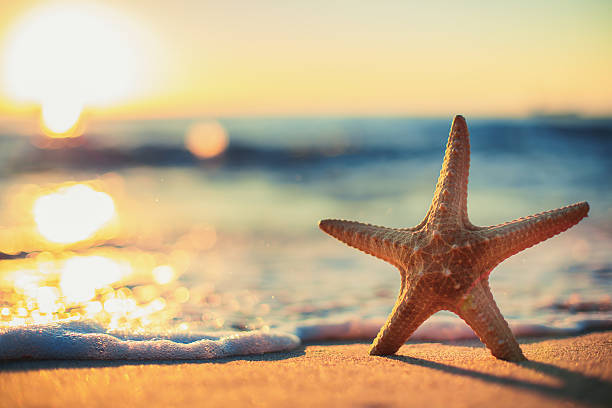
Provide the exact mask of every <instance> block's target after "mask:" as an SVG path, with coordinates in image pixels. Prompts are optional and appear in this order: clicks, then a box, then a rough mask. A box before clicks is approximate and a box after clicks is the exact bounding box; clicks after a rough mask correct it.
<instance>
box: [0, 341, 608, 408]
mask: <svg viewBox="0 0 612 408" xmlns="http://www.w3.org/2000/svg"><path fill="white" fill-rule="evenodd" d="M519 342H520V344H521V348H522V349H523V351H524V353H525V356H526V357H527V358H528V359H529V361H527V362H521V363H510V362H506V361H501V360H497V359H495V358H494V357H492V356H491V355H490V353H489V351H488V350H487V349H486V348H484V346H483V345H482V344H481V343H480V342H479V341H475V340H471V341H470V340H465V341H456V342H436V343H432V342H423V341H409V342H408V343H406V344H405V345H404V346H402V348H401V349H400V350H399V352H398V353H397V354H396V355H394V356H387V357H373V356H370V355H369V354H368V348H369V342H324V343H314V344H307V345H304V346H301V347H300V348H298V349H296V350H294V351H290V352H277V353H268V354H261V355H253V356H246V357H229V358H222V359H216V360H199V361H194V360H189V361H152V362H150V361H149V362H142V361H99V360H96V361H93V360H85V361H72V360H64V361H14V362H4V363H0V394H1V395H2V396H3V398H2V399H1V401H0V406H6V407H9V406H10V407H21V406H23V407H28V406H52V407H60V406H61V407H66V406H93V407H96V406H100V407H102V406H135V407H145V406H146V407H147V408H149V407H156V406H160V407H161V406H186V405H188V406H192V405H193V406H201V405H205V406H220V405H223V406H304V407H306V406H361V407H387V406H429V407H448V406H451V407H452V406H470V407H473V406H496V407H512V408H516V407H517V406H521V407H525V406H526V407H530V406H534V407H536V406H537V407H545V406H551V407H552V406H559V405H563V406H584V407H599V406H602V407H603V406H609V405H610V403H611V402H612V331H608V332H600V333H591V334H586V335H581V336H575V337H557V338H552V339H541V338H536V339H529V338H527V339H520V340H519Z"/></svg>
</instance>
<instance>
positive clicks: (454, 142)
mask: <svg viewBox="0 0 612 408" xmlns="http://www.w3.org/2000/svg"><path fill="white" fill-rule="evenodd" d="M469 171H470V133H469V131H468V128H467V124H466V122H465V119H464V118H463V116H461V115H457V116H455V118H454V119H453V123H452V125H451V131H450V134H449V136H448V143H447V144H446V153H445V155H444V163H443V164H442V170H440V177H439V178H438V183H437V184H436V191H435V193H434V197H433V200H432V202H431V207H430V210H429V212H430V215H429V222H430V223H432V224H436V225H438V226H444V225H457V224H459V223H462V222H467V223H468V225H471V224H470V223H469V221H468V218H467V184H468V175H469Z"/></svg>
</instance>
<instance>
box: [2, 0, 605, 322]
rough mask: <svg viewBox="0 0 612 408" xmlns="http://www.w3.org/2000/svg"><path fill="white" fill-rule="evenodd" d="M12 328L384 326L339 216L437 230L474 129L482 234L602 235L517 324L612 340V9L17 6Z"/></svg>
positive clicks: (115, 0)
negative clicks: (336, 232)
mask: <svg viewBox="0 0 612 408" xmlns="http://www.w3.org/2000/svg"><path fill="white" fill-rule="evenodd" d="M0 7H1V11H2V12H1V13H0V58H1V59H0V73H1V75H2V76H1V78H0V80H1V82H0V85H1V86H0V175H1V178H0V258H2V261H0V325H2V326H8V325H23V324H30V323H46V322H55V321H59V320H65V319H91V320H94V321H96V322H99V323H101V324H103V325H104V326H105V327H108V328H110V329H126V330H131V331H135V332H140V331H155V330H157V331H161V330H165V331H167V330H178V331H187V330H189V331H193V330H250V329H267V328H276V327H284V326H287V325H296V324H301V323H303V322H306V321H312V320H313V319H321V320H322V321H324V320H325V319H328V320H333V319H336V320H338V319H340V320H341V319H357V318H362V317H376V318H378V317H384V316H385V315H386V314H387V313H388V312H389V310H390V309H391V306H392V305H393V302H394V298H395V296H396V293H397V290H398V287H399V285H398V283H399V274H398V273H397V271H395V270H394V268H393V267H391V266H390V265H386V264H384V263H382V262H380V261H377V260H375V259H373V258H369V257H368V256H366V255H364V254H360V253H358V252H356V251H354V250H352V249H350V248H348V247H345V246H343V245H342V244H340V243H338V242H336V241H334V240H332V239H331V238H329V237H327V236H325V235H324V234H323V233H321V232H320V231H319V230H318V228H317V222H318V220H319V219H321V218H344V219H355V220H360V221H363V222H369V223H375V224H379V225H386V226H390V227H406V226H413V225H416V224H417V223H418V222H420V221H421V219H422V218H423V217H424V215H425V213H426V211H427V208H428V206H429V203H430V201H431V197H432V193H433V190H434V187H435V182H436V180H437V176H438V172H439V170H440V167H441V164H442V158H443V154H444V146H445V143H446V138H447V135H448V131H449V126H450V123H451V120H452V117H453V116H454V115H455V114H463V115H465V117H466V119H467V121H468V126H469V127H470V132H471V143H472V166H471V176H470V186H469V199H468V203H469V213H470V218H471V220H472V222H473V223H475V224H477V225H490V224H498V223H502V222H505V221H508V220H510V219H514V218H518V217H521V216H525V215H529V214H532V213H536V212H541V211H545V210H549V209H553V208H557V207H561V206H564V205H568V204H571V203H574V202H577V201H588V202H589V203H590V205H591V212H590V215H589V218H587V219H585V220H584V221H582V222H581V223H580V224H579V225H578V226H577V227H575V228H573V229H572V230H570V231H568V232H566V233H564V234H562V235H561V236H560V237H558V238H555V239H553V240H550V241H547V242H545V243H543V244H540V245H539V246H537V247H535V248H533V249H529V250H528V251H526V252H524V253H521V254H520V255H517V256H515V257H514V258H511V259H509V260H508V261H506V262H504V263H503V264H502V265H500V266H499V267H498V268H497V269H496V270H495V271H494V272H493V275H492V286H493V292H494V294H495V296H496V298H497V300H498V303H499V304H500V307H501V309H502V311H503V312H504V315H505V316H507V317H508V318H509V320H511V321H518V322H526V323H529V322H535V323H538V324H545V325H553V326H568V325H575V324H577V323H579V322H585V321H590V320H597V319H599V320H607V321H610V320H612V305H611V303H610V290H611V289H612V251H611V249H612V237H611V232H612V188H611V187H612V186H611V181H610V174H612V160H611V159H610V157H612V119H611V114H612V76H611V75H610V72H611V71H612V26H611V25H610V24H609V22H610V21H611V20H612V5H611V4H610V2H608V1H595V0H589V1H582V2H575V1H555V2H552V1H529V2H528V1H516V2H512V3H511V4H509V3H499V4H491V3H490V2H477V1H468V2H463V4H462V5H461V6H458V5H457V4H456V3H455V2H444V1H433V2H429V3H427V4H423V3H422V2H411V1H388V2H381V3H378V4H375V3H367V2H364V3H358V2H352V1H334V2H329V1H309V2H283V3H279V2H273V1H259V2H249V1H225V2H206V1H195V0H193V1H190V0H184V1H178V2H172V3H171V2H167V1H161V0H147V1H144V0H130V1H128V0H107V1H97V2H96V1H73V2H66V1H35V0H21V1H19V2H9V1H4V2H2V4H1V6H0Z"/></svg>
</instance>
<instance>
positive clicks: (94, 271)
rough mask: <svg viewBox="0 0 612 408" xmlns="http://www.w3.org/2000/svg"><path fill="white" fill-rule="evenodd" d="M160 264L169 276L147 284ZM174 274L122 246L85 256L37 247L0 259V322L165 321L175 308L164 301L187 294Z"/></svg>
mask: <svg viewBox="0 0 612 408" xmlns="http://www.w3.org/2000/svg"><path fill="white" fill-rule="evenodd" d="M157 257H159V255H158V256H157ZM160 267H162V268H170V269H171V270H172V272H173V275H172V276H171V277H167V280H168V282H167V284H166V285H165V286H161V285H152V284H149V283H148V282H150V281H151V277H152V276H153V271H155V270H160V269H159V268H160ZM162 270H164V269H162ZM178 274H179V273H178V271H176V270H175V268H173V267H171V266H170V265H169V264H168V263H165V264H163V265H155V257H150V256H147V255H146V254H143V253H142V252H140V251H126V250H122V249H113V250H111V249H108V248H107V249H103V250H102V249H96V250H90V251H88V253H87V254H86V255H74V254H72V253H70V252H65V253H63V254H55V255H54V254H51V253H46V252H43V253H39V254H34V255H32V256H30V257H27V258H25V259H15V260H10V261H4V262H3V263H2V264H1V266H0V295H1V296H0V326H16V325H22V324H32V323H47V322H54V321H60V320H66V319H73V320H78V319H92V320H95V321H97V322H100V323H102V324H104V325H106V326H107V327H108V328H109V329H131V330H137V329H145V328H148V327H152V326H155V325H157V326H159V327H162V326H166V325H167V324H168V322H169V321H171V320H172V319H173V318H175V317H176V314H177V313H178V309H177V307H175V306H172V307H169V306H168V303H169V302H172V304H173V305H176V304H178V303H179V302H180V301H182V302H185V301H186V300H187V299H189V290H188V289H187V288H185V287H182V286H177V284H173V282H174V281H175V278H176V277H177V276H178ZM185 292H186V293H185ZM177 298H178V300H177Z"/></svg>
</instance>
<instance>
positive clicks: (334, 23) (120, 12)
mask: <svg viewBox="0 0 612 408" xmlns="http://www.w3.org/2000/svg"><path fill="white" fill-rule="evenodd" d="M83 3H84V1H81V2H76V3H75V2H72V3H70V2H68V3H67V2H65V1H61V2H60V1H41V0H20V1H19V2H13V1H10V0H0V5H1V6H0V7H1V8H2V12H1V13H0V58H1V59H0V68H1V69H3V70H4V71H6V67H7V66H9V65H10V64H11V62H10V61H9V60H10V58H9V57H7V55H8V54H7V53H8V52H7V50H9V49H11V47H13V48H14V47H15V46H14V43H15V41H16V40H15V38H16V36H18V35H19V32H18V31H19V29H18V28H16V27H19V23H20V22H21V21H24V19H25V18H26V17H27V16H28V15H29V13H30V14H31V13H35V12H36V10H40V9H45V7H47V8H49V7H50V5H54V4H63V5H65V4H68V6H66V7H70V5H71V4H83ZM457 3H459V2H452V1H431V2H422V1H407V0H404V1H390V0H389V1H378V2H365V1H363V2H361V1H332V0H327V1H319V0H310V1H301V2H297V1H284V2H281V1H238V0H227V1H223V2H219V1H199V0H183V1H173V2H169V1H165V0H106V1H104V2H102V1H99V2H98V6H99V9H100V10H106V11H109V13H110V14H108V15H111V17H110V18H108V19H107V17H108V15H107V14H104V13H102V14H99V15H98V14H97V12H94V13H93V14H94V17H95V18H97V17H98V16H99V18H100V21H101V22H102V24H103V25H104V27H106V28H104V29H106V30H107V29H109V27H110V29H116V31H117V32H118V33H119V34H118V35H119V36H120V37H121V40H120V42H119V43H109V44H107V45H102V46H98V47H97V48H96V47H93V48H96V49H97V50H102V51H104V50H105V47H107V48H108V49H109V50H108V53H107V54H103V52H102V51H100V52H101V53H102V54H103V55H105V58H107V59H108V60H110V62H109V67H110V68H112V69H110V70H109V69H106V67H105V68H104V69H103V70H102V71H96V70H95V68H92V69H93V71H92V73H91V75H85V74H86V73H85V74H83V75H84V76H83V78H80V80H82V81H89V82H91V83H93V85H92V87H91V89H94V88H95V84H104V85H103V86H102V85H99V86H101V87H102V88H103V90H109V89H111V90H112V89H113V86H116V87H119V88H121V89H118V90H116V92H115V93H116V95H120V96H117V97H116V98H110V99H109V100H110V102H109V101H105V102H104V103H100V101H99V100H95V98H89V96H88V95H84V96H83V95H81V96H82V97H83V98H85V100H86V101H85V102H84V103H85V105H86V107H88V108H90V109H91V111H92V112H94V114H95V115H98V116H101V117H108V118H115V117H118V118H148V117H189V116H244V115H249V116H250V115H254V116H257V115H266V116H267V115H409V116H449V115H452V114H455V113H463V114H466V115H470V116H523V115H528V114H530V113H533V112H534V111H541V112H548V113H555V112H557V113H558V112H577V113H581V114H585V115H596V116H601V115H610V114H612V75H610V72H612V24H610V23H609V22H610V21H612V2H610V1H605V0H604V1H595V0H583V1H562V0H561V1H514V2H491V1H486V2H485V1H483V2H477V1H466V2H461V3H462V4H460V5H459V4H457ZM46 13H47V15H49V14H48V13H49V12H46ZM47 15H45V14H44V13H43V17H41V18H43V19H44V18H46V16H47ZM49 18H51V17H49ZM117 21H121V23H117ZM94 25H95V24H94ZM51 31H52V30H51ZM16 32H17V33H16ZM81 32H82V30H81ZM78 35H80V34H78ZM78 35H77V36H78ZM102 37H103V38H106V37H109V35H108V34H104V35H102ZM110 37H112V35H111V36H110ZM84 38H87V37H84ZM122 47H123V48H122ZM126 47H127V48H126ZM35 48H36V47H35V46H34V47H30V49H29V50H28V51H30V52H34V53H37V52H39V51H38V50H36V49H35ZM119 48H122V49H124V51H125V50H128V51H127V54H126V52H124V53H123V54H122V53H119V52H118V53H117V54H116V57H115V56H114V55H115V54H113V52H114V51H113V50H114V49H119ZM40 52H42V51H40ZM75 52H76V51H75ZM77 53H80V52H77ZM84 55H89V54H84ZM126 55H127V56H126ZM50 59H51V60H53V58H49V57H48V56H47V57H46V59H45V61H43V62H42V63H37V62H32V61H33V60H32V59H30V60H27V61H30V62H28V63H27V64H26V63H24V62H20V63H16V64H17V65H15V67H16V68H14V69H15V70H16V72H18V73H20V74H18V76H17V77H16V78H17V79H14V78H15V77H11V78H13V79H10V80H8V82H9V83H7V79H6V75H4V77H3V78H4V81H3V82H2V84H3V86H2V88H0V118H7V117H9V118H10V117H16V116H19V115H25V114H28V112H30V111H31V110H32V109H35V108H36V106H38V105H39V104H40V103H41V102H40V100H38V99H41V98H42V97H41V98H38V99H37V97H36V95H34V96H31V95H30V96H31V97H30V98H29V99H28V98H19V97H16V96H15V92H12V91H11V90H10V89H9V88H11V87H12V85H15V84H14V82H19V81H23V82H24V83H26V84H30V86H31V83H32V81H31V80H29V79H28V78H27V76H26V74H25V72H29V71H28V69H31V67H32V66H35V67H37V68H36V69H38V70H42V71H43V73H44V71H45V70H46V69H48V65H47V63H49V60H50ZM94 60H95V58H94ZM7 61H8V62H7ZM126 61H129V64H128V63H127V62H126ZM60 62H61V61H60ZM115 62H116V63H117V64H118V65H116V66H115V65H113V64H115ZM122 62H123V64H124V65H121V63H122ZM19 64H22V65H21V66H20V65H19ZM24 65H27V66H29V68H26V67H25V66H24ZM74 65H75V64H72V66H71V67H70V68H68V71H67V72H70V75H67V76H68V78H74V77H75V75H76V76H79V75H81V74H82V73H83V72H84V71H86V69H88V68H86V67H85V68H83V69H79V70H75V71H74V72H75V73H76V74H74V73H72V71H70V69H74ZM77 65H78V64H77ZM113 67H114V68H113ZM115 68H116V69H115ZM113 69H114V70H115V71H121V72H122V71H125V70H128V71H130V72H131V74H130V75H131V76H121V75H122V73H121V72H119V73H118V74H113V75H117V77H113V76H112V75H111V74H107V73H108V72H111V71H113ZM132 71H133V72H132ZM113 72H114V71H113ZM19 75H21V76H19ZM32 75H35V74H32ZM36 75H38V74H36ZM54 75H55V74H54ZM96 75H98V76H106V77H105V78H103V79H102V80H100V81H98V80H97V79H96ZM49 80H53V79H49ZM105 81H106V82H105ZM121 81H123V82H121ZM107 83H108V84H107ZM62 84H63V83H62ZM113 84H115V85H113ZM117 84H121V85H117ZM62 86H64V85H62ZM65 86H66V88H70V85H69V84H68V85H65ZM60 88H61V87H60ZM81 88H87V89H89V87H88V86H85V85H82V84H81V85H79V88H78V89H81ZM30 91H31V90H30ZM54 92H59V93H60V94H63V92H62V91H57V90H56V91H54ZM71 92H72V91H71ZM83 92H85V91H83ZM87 92H90V91H87ZM91 92H93V93H95V92H96V91H95V89H94V90H93V91H91ZM30 93H32V92H30ZM34 93H35V92H34ZM68 93H70V92H68ZM113 95H114V94H113ZM88 98H89V99H88ZM89 105H91V106H89Z"/></svg>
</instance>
